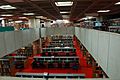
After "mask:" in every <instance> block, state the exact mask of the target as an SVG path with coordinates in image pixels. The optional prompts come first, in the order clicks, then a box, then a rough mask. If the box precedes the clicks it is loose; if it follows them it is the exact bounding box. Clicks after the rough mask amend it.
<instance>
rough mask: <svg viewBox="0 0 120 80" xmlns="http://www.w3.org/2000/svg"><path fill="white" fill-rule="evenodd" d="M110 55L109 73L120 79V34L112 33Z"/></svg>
mask: <svg viewBox="0 0 120 80" xmlns="http://www.w3.org/2000/svg"><path fill="white" fill-rule="evenodd" d="M109 42H110V43H109V55H108V67H107V69H108V71H107V73H108V75H109V77H110V78H112V79H114V80H119V79H120V74H119V73H120V34H116V33H110V41H109Z"/></svg>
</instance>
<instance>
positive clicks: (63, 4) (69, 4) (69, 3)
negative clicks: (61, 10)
mask: <svg viewBox="0 0 120 80" xmlns="http://www.w3.org/2000/svg"><path fill="white" fill-rule="evenodd" d="M55 4H56V6H72V5H73V2H71V1H68V2H55Z"/></svg>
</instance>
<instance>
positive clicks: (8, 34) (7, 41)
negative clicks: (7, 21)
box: [4, 31, 15, 54]
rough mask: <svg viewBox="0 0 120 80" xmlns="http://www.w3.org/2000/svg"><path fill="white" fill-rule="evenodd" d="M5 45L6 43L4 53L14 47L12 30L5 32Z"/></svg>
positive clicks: (9, 51)
mask: <svg viewBox="0 0 120 80" xmlns="http://www.w3.org/2000/svg"><path fill="white" fill-rule="evenodd" d="M4 34H5V36H4V37H5V45H6V47H5V48H6V53H4V54H9V53H11V52H13V51H14V49H15V36H14V31H10V32H5V33H4Z"/></svg>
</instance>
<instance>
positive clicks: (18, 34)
mask: <svg viewBox="0 0 120 80" xmlns="http://www.w3.org/2000/svg"><path fill="white" fill-rule="evenodd" d="M14 35H15V49H19V48H21V47H22V46H23V43H22V42H23V37H22V31H15V32H14Z"/></svg>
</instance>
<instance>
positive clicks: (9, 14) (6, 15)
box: [0, 14, 13, 16]
mask: <svg viewBox="0 0 120 80" xmlns="http://www.w3.org/2000/svg"><path fill="white" fill-rule="evenodd" d="M0 16H13V15H12V14H3V15H0Z"/></svg>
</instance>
